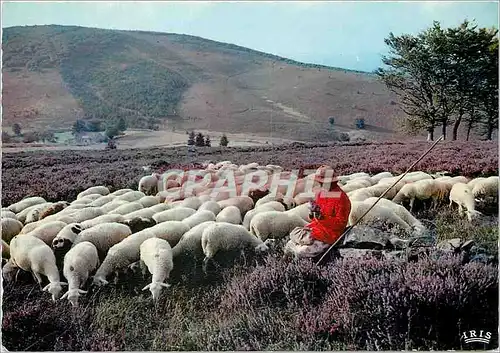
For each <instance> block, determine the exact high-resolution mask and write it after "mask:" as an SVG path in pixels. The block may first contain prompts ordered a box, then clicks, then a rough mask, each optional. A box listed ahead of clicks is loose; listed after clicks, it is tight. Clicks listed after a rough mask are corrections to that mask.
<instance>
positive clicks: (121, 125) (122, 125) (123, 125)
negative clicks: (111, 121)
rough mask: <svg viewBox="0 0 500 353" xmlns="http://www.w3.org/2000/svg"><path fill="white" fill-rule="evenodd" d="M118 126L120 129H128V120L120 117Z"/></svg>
mask: <svg viewBox="0 0 500 353" xmlns="http://www.w3.org/2000/svg"><path fill="white" fill-rule="evenodd" d="M116 127H117V129H118V130H119V131H125V130H127V122H126V121H125V119H123V118H120V119H119V120H118V123H117V126H116Z"/></svg>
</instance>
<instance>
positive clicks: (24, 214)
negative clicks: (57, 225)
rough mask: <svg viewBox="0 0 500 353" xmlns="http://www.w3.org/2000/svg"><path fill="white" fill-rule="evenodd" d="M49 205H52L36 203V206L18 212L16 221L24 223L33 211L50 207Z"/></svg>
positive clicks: (49, 203)
mask: <svg viewBox="0 0 500 353" xmlns="http://www.w3.org/2000/svg"><path fill="white" fill-rule="evenodd" d="M51 205H52V202H42V203H38V204H36V205H32V206H29V207H26V208H25V209H23V210H22V211H21V212H19V213H17V214H16V217H17V220H18V221H20V222H22V223H25V222H26V218H27V217H28V215H29V214H30V213H31V212H32V211H33V210H35V209H41V208H44V207H45V206H51Z"/></svg>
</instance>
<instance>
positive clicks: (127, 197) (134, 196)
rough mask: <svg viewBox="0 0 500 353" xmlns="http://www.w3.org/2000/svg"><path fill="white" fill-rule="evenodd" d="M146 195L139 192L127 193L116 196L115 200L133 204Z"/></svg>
mask: <svg viewBox="0 0 500 353" xmlns="http://www.w3.org/2000/svg"><path fill="white" fill-rule="evenodd" d="M144 196H146V194H144V193H143V192H141V191H129V192H127V193H125V194H123V195H120V196H117V197H116V198H115V200H122V201H128V202H134V201H138V200H140V199H142V198H143V197H144Z"/></svg>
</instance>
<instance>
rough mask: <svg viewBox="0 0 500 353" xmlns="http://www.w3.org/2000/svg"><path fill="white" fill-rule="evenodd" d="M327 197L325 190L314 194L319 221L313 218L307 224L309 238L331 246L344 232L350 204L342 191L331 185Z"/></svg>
mask: <svg viewBox="0 0 500 353" xmlns="http://www.w3.org/2000/svg"><path fill="white" fill-rule="evenodd" d="M330 193H331V195H328V192H326V190H320V191H319V192H318V193H317V194H316V198H315V202H316V204H317V205H318V206H319V207H320V213H321V216H322V217H321V219H317V218H313V220H312V221H311V222H310V223H308V224H307V227H309V228H311V230H312V232H311V237H312V238H313V239H315V240H319V241H321V242H323V243H326V244H333V243H335V241H336V240H337V239H338V238H339V237H340V236H341V235H342V233H343V232H344V230H345V228H346V226H347V223H348V221H349V213H350V212H351V202H350V201H349V197H348V196H347V194H346V193H345V192H343V191H342V189H341V188H340V187H339V186H338V185H336V184H335V186H333V185H332V189H331V191H330Z"/></svg>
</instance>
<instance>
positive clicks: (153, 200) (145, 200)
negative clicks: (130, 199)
mask: <svg viewBox="0 0 500 353" xmlns="http://www.w3.org/2000/svg"><path fill="white" fill-rule="evenodd" d="M137 202H139V203H140V204H141V205H142V207H151V206H154V205H157V204H159V203H160V198H159V197H156V196H153V195H147V196H144V197H141V198H140V199H139V200H137Z"/></svg>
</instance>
